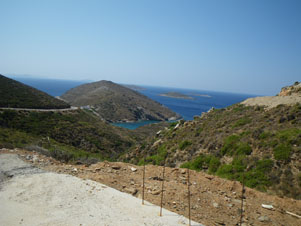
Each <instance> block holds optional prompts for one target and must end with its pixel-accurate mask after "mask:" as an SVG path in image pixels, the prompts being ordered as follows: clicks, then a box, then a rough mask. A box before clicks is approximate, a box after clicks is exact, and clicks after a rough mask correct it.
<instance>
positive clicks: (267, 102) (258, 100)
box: [242, 82, 301, 108]
mask: <svg viewBox="0 0 301 226" xmlns="http://www.w3.org/2000/svg"><path fill="white" fill-rule="evenodd" d="M296 103H301V83H299V82H296V83H295V84H294V85H292V86H286V87H283V88H282V89H281V91H280V93H279V94H278V95H277V96H266V97H255V98H249V99H247V100H245V101H243V102H242V104H244V105H247V106H264V107H266V108H274V107H277V106H278V105H280V104H284V105H294V104H296Z"/></svg>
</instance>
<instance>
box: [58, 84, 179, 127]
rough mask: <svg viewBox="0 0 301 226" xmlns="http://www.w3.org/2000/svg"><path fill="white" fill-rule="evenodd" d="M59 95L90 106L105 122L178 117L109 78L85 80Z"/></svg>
mask: <svg viewBox="0 0 301 226" xmlns="http://www.w3.org/2000/svg"><path fill="white" fill-rule="evenodd" d="M61 98H62V99H64V100H66V101H67V102H68V103H70V104H72V105H73V106H77V107H85V108H88V109H91V110H93V111H95V112H96V113H97V114H99V115H100V117H101V118H103V119H104V120H106V121H109V122H129V121H139V120H157V121H166V120H175V119H178V118H180V116H179V115H178V114H176V113H174V112H172V111H171V110H170V109H168V108H167V107H165V106H163V105H162V104H160V103H158V102H156V101H154V100H151V99H150V98H148V97H146V96H144V95H143V94H141V93H139V92H137V91H135V90H132V89H129V88H127V87H125V86H122V85H118V84H116V83H114V82H112V81H106V80H101V81H98V82H92V83H86V84H83V85H80V86H77V87H75V88H72V89H70V90H69V91H67V92H66V93H65V94H63V95H62V96H61Z"/></svg>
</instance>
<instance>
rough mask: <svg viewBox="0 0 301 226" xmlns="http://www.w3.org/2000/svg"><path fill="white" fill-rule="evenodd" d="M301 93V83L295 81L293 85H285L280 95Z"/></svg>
mask: <svg viewBox="0 0 301 226" xmlns="http://www.w3.org/2000/svg"><path fill="white" fill-rule="evenodd" d="M291 95H301V83H300V82H295V84H294V85H292V86H286V87H283V88H282V89H281V91H280V93H279V94H278V96H291Z"/></svg>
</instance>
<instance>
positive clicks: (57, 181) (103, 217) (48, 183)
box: [0, 154, 201, 226]
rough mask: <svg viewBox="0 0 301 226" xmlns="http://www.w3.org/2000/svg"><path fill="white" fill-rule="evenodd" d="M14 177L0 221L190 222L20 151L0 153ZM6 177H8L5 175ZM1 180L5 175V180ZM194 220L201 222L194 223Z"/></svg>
mask: <svg viewBox="0 0 301 226" xmlns="http://www.w3.org/2000/svg"><path fill="white" fill-rule="evenodd" d="M0 164H1V166H0V170H1V172H2V173H3V174H4V177H5V176H8V177H9V178H11V179H9V180H3V181H2V187H1V190H0V203H1V205H0V225H5V226H9V225H28V226H29V225H30V226H34V225H41V226H44V225H45V226H46V225H108V226H109V225H114V226H115V225H120V226H127V225H128V226H141V225H151V226H160V225H162V226H163V225H164V226H165V225H170V226H174V225H185V224H187V222H188V220H187V219H186V218H185V217H183V216H181V215H178V214H176V213H173V212H170V211H168V210H165V209H164V210H163V216H162V217H160V216H158V210H159V207H158V206H155V205H153V204H151V203H148V202H146V203H145V204H144V205H141V200H140V199H138V198H136V197H133V196H131V195H129V194H127V193H123V192H120V191H118V190H116V189H113V188H110V187H107V186H104V185H103V184H100V183H98V182H95V181H92V180H88V179H87V180H84V179H81V178H78V177H75V176H72V175H67V174H58V173H54V172H45V171H42V170H35V168H34V167H32V166H31V165H30V164H28V163H27V164H26V163H24V162H23V161H22V160H21V159H19V158H18V156H17V155H13V154H1V155H0ZM2 179H4V178H2ZM2 179H1V180H2ZM193 225H200V226H201V224H197V223H195V222H193Z"/></svg>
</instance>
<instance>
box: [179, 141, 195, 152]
mask: <svg viewBox="0 0 301 226" xmlns="http://www.w3.org/2000/svg"><path fill="white" fill-rule="evenodd" d="M191 144H192V143H191V142H190V141H188V140H184V141H183V142H181V143H180V145H179V148H180V150H184V149H185V148H187V147H188V146H190V145H191Z"/></svg>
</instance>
